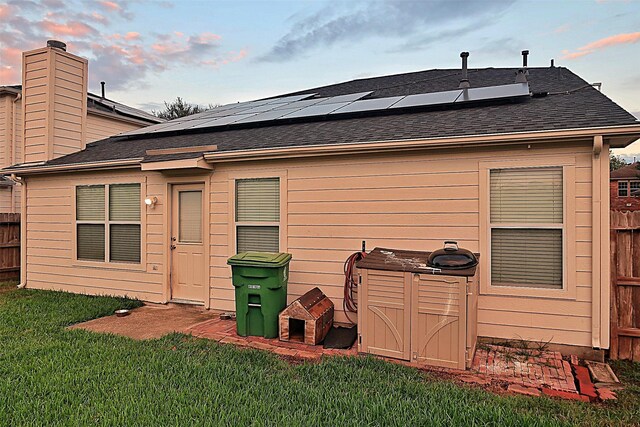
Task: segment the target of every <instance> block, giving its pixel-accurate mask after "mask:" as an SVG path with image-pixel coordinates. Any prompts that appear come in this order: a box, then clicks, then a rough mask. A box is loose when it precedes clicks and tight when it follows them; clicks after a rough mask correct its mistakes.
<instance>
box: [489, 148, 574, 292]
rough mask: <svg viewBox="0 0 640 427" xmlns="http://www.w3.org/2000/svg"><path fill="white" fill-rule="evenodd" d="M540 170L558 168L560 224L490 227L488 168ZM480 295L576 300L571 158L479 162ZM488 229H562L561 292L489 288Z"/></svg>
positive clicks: (517, 287) (536, 288) (502, 287)
mask: <svg viewBox="0 0 640 427" xmlns="http://www.w3.org/2000/svg"><path fill="white" fill-rule="evenodd" d="M544 167H562V193H563V195H562V199H563V216H562V217H563V223H562V224H536V226H537V227H536V226H532V227H529V226H528V225H527V226H526V227H523V224H509V223H500V224H496V225H495V226H492V224H491V219H490V206H491V203H490V197H491V192H490V191H491V185H490V171H491V170H492V169H519V168H522V169H531V168H544ZM479 177H480V261H481V270H480V277H481V278H480V292H481V293H482V294H485V295H504V296H518V297H535V298H554V299H555V298H557V299H575V298H576V237H575V236H576V208H575V199H576V194H575V193H576V188H575V187H576V182H575V181H576V180H575V157H572V156H569V157H561V156H560V157H558V158H554V159H532V160H497V161H487V162H480V164H479ZM492 228H526V229H529V228H543V229H549V228H555V229H562V230H563V231H562V253H563V255H562V285H563V286H562V289H549V288H538V287H526V286H503V285H499V286H498V285H497V286H492V285H491V230H492Z"/></svg>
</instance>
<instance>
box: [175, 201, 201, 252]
mask: <svg viewBox="0 0 640 427" xmlns="http://www.w3.org/2000/svg"><path fill="white" fill-rule="evenodd" d="M178 194H179V196H178V197H179V198H180V200H179V201H178V207H179V212H178V241H179V242H180V243H202V191H199V190H197V191H180V192H179V193H178Z"/></svg>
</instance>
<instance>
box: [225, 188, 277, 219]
mask: <svg viewBox="0 0 640 427" xmlns="http://www.w3.org/2000/svg"><path fill="white" fill-rule="evenodd" d="M236 221H238V222H241V221H244V222H278V221H280V179H279V178H261V179H240V180H237V181H236Z"/></svg>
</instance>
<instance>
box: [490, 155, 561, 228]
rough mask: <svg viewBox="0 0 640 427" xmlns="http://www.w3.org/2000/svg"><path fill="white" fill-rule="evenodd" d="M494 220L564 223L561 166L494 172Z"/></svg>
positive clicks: (497, 221)
mask: <svg viewBox="0 0 640 427" xmlns="http://www.w3.org/2000/svg"><path fill="white" fill-rule="evenodd" d="M490 181H491V185H490V190H491V208H490V211H491V223H494V224H496V223H549V224H550V223H555V224H561V223H562V220H563V219H562V216H563V213H562V206H563V203H562V200H563V195H562V168H561V167H557V168H556V167H554V168H527V169H496V170H492V171H491V178H490Z"/></svg>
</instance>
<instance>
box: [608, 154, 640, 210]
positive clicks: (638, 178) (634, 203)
mask: <svg viewBox="0 0 640 427" xmlns="http://www.w3.org/2000/svg"><path fill="white" fill-rule="evenodd" d="M609 186H610V197H611V209H613V210H617V211H637V210H640V162H635V163H632V164H630V165H626V166H623V167H621V168H620V169H617V170H614V171H612V172H611V182H610V184H609Z"/></svg>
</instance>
